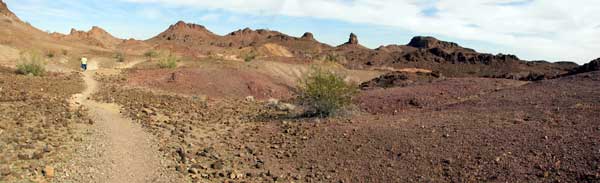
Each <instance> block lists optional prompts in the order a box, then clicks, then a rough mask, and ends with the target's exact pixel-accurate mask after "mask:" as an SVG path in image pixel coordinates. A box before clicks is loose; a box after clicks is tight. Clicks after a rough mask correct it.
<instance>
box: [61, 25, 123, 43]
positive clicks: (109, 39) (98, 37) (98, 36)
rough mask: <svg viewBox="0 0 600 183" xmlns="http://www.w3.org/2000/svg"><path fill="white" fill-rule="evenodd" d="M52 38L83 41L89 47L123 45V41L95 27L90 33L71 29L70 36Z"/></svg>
mask: <svg viewBox="0 0 600 183" xmlns="http://www.w3.org/2000/svg"><path fill="white" fill-rule="evenodd" d="M51 36H52V37H54V38H58V39H63V40H68V41H83V42H84V43H86V44H88V45H90V44H91V45H94V46H98V47H102V48H115V47H116V46H117V45H118V44H120V43H122V42H123V40H122V39H119V38H116V37H114V36H113V35H111V34H110V33H108V32H107V31H105V30H104V29H102V28H100V27H98V26H93V27H92V29H90V30H89V31H87V32H86V31H80V30H76V29H71V32H70V33H69V34H68V35H61V34H58V33H56V34H51Z"/></svg>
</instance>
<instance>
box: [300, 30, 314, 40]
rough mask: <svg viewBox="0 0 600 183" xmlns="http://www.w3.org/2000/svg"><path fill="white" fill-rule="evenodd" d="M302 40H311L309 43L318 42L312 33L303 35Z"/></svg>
mask: <svg viewBox="0 0 600 183" xmlns="http://www.w3.org/2000/svg"><path fill="white" fill-rule="evenodd" d="M300 39H303V40H309V41H316V40H315V36H314V35H313V33H311V32H306V33H304V34H303V35H302V37H300Z"/></svg>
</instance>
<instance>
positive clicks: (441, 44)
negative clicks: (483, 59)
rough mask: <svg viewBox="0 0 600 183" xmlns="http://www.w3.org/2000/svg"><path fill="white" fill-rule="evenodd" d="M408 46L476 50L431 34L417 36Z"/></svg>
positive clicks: (448, 50)
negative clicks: (441, 39) (430, 35)
mask: <svg viewBox="0 0 600 183" xmlns="http://www.w3.org/2000/svg"><path fill="white" fill-rule="evenodd" d="M407 46H412V47H415V48H421V49H432V48H439V49H442V50H444V51H447V52H454V51H464V52H475V50H473V49H468V48H463V47H461V46H459V45H458V44H456V43H453V42H446V41H440V40H438V39H436V38H434V37H429V36H417V37H414V38H412V39H411V40H410V42H409V43H408V45H407Z"/></svg>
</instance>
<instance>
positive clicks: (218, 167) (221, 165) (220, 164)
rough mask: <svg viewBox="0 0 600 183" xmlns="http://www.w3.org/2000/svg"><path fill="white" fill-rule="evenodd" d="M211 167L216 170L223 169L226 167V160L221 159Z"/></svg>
mask: <svg viewBox="0 0 600 183" xmlns="http://www.w3.org/2000/svg"><path fill="white" fill-rule="evenodd" d="M210 167H211V168H213V169H216V170H221V169H223V168H224V167H225V162H223V161H222V160H219V161H217V162H215V163H213V164H212V165H210Z"/></svg>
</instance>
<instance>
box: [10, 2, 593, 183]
mask: <svg viewBox="0 0 600 183" xmlns="http://www.w3.org/2000/svg"><path fill="white" fill-rule="evenodd" d="M0 27H2V29H0V182H344V183H347V182H600V121H599V120H600V60H594V61H591V62H590V63H588V64H585V65H578V64H575V63H572V62H546V61H524V60H521V59H519V58H518V57H517V56H514V55H504V54H499V55H492V54H486V53H479V52H477V51H475V50H473V49H470V48H463V47H461V46H460V45H458V44H456V43H451V42H445V41H441V40H438V39H436V38H433V37H422V36H418V37H415V38H413V39H412V40H410V42H409V43H408V44H406V45H389V46H382V47H380V48H377V49H369V48H366V47H364V46H362V45H360V43H359V40H358V37H357V36H356V35H354V34H351V35H350V37H349V40H348V42H347V43H345V44H342V45H339V46H330V45H327V44H324V43H320V42H318V41H317V40H315V38H314V37H313V35H312V33H305V34H304V35H301V36H300V37H294V36H289V35H285V34H283V33H280V32H277V31H272V30H262V29H261V30H252V29H240V30H238V31H234V32H232V33H230V34H227V35H217V34H214V33H212V32H210V31H209V30H208V29H206V28H205V27H203V26H201V25H196V24H192V23H185V22H177V23H175V24H173V25H172V26H170V27H168V28H167V29H166V30H165V31H164V32H162V33H160V34H158V35H157V36H156V37H153V38H151V39H148V40H133V39H119V38H115V37H113V36H111V35H110V34H109V33H108V32H106V31H104V30H102V28H100V27H93V28H92V29H91V30H90V31H78V30H73V31H71V33H70V34H67V35H64V34H60V33H46V32H43V31H40V30H38V29H37V28H35V27H33V26H31V25H29V24H28V23H26V22H23V21H22V20H20V19H19V18H18V17H17V16H16V15H15V14H13V13H12V12H11V11H10V10H9V8H8V7H7V6H6V5H5V3H3V2H2V1H1V0H0ZM150 53H154V54H156V55H154V54H150ZM36 54H37V55H38V56H40V58H37V59H38V60H41V61H42V62H43V64H42V66H43V68H44V69H45V72H43V74H41V75H40V76H36V75H37V74H33V73H29V74H27V73H23V72H22V68H21V67H20V66H22V64H24V62H26V61H27V60H28V59H33V57H30V56H31V55H36ZM84 56H85V57H87V58H88V59H89V61H88V70H87V71H85V72H84V71H82V70H81V69H80V68H79V63H80V58H81V57H84ZM172 59H174V60H173V66H169V64H170V63H169V61H170V60H172ZM165 64H166V65H165ZM316 68H319V69H324V70H326V71H327V72H330V73H333V74H336V75H338V76H340V77H341V79H343V81H344V82H345V83H347V84H348V85H350V86H353V87H356V89H357V90H356V91H357V92H356V93H355V94H354V95H353V96H352V97H351V100H350V103H349V105H347V106H346V107H345V108H344V110H343V112H340V113H337V114H336V115H331V116H310V115H305V114H306V111H307V106H306V105H305V104H303V103H302V102H301V101H299V100H300V99H299V98H300V97H299V96H300V95H301V93H302V91H303V90H302V82H301V81H302V80H303V79H305V78H307V77H310V75H311V73H312V71H314V70H315V69H316Z"/></svg>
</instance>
